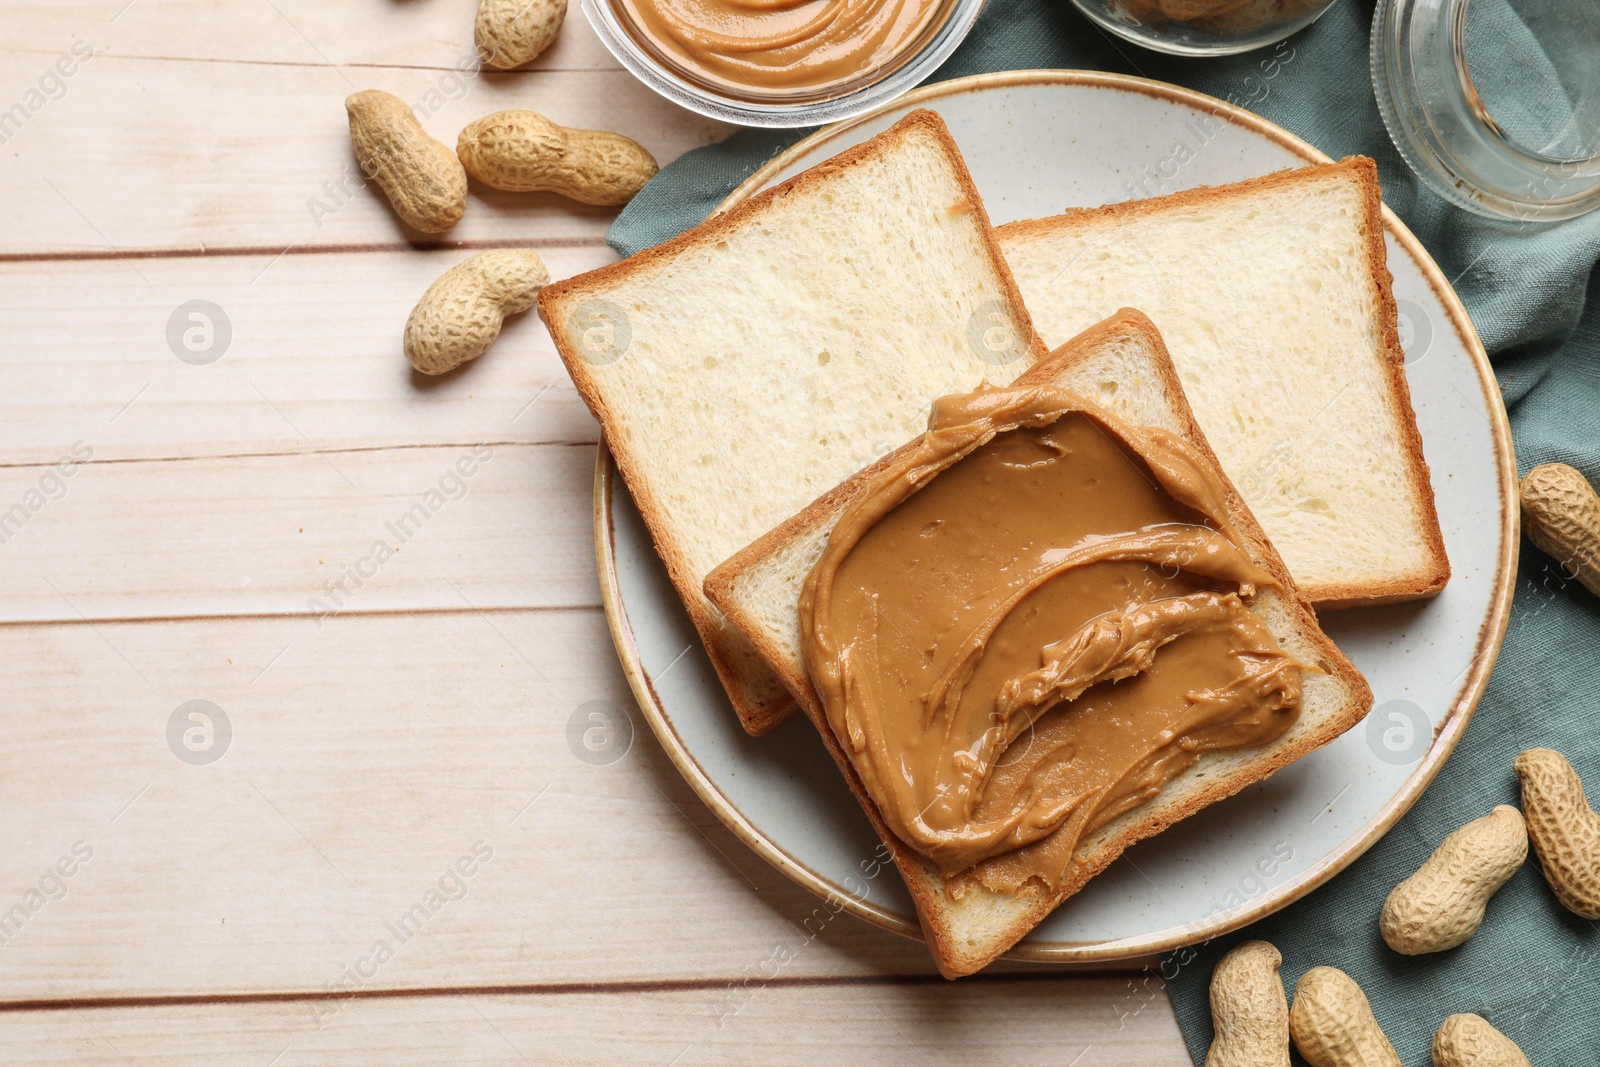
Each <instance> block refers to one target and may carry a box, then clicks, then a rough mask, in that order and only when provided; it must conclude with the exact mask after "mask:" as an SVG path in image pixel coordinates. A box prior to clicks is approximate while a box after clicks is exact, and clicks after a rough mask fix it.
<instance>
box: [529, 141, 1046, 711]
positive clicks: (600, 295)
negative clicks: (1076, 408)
mask: <svg viewBox="0 0 1600 1067" xmlns="http://www.w3.org/2000/svg"><path fill="white" fill-rule="evenodd" d="M539 314H540V315H541V316H542V317H543V318H544V321H545V323H546V324H547V325H548V326H549V328H550V333H551V336H552V337H554V339H555V342H556V347H557V349H558V350H559V351H560V353H561V358H562V360H563V361H564V362H565V363H566V367H567V370H568V372H569V373H570V374H571V375H572V380H573V383H574V384H575V385H576V386H577V388H578V391H579V393H580V394H582V396H583V398H584V400H585V401H586V402H587V403H588V405H589V408H590V410H591V411H593V412H594V415H595V418H597V419H598V420H599V421H600V426H601V428H602V430H603V431H604V433H605V437H606V441H607V443H608V444H609V445H610V447H611V451H612V453H613V455H615V457H616V461H617V467H618V469H619V470H620V471H621V472H622V476H623V478H624V479H626V481H627V484H628V488H629V490H630V491H631V492H632V493H633V498H634V500H635V502H637V504H638V506H639V511H640V513H641V514H642V515H643V517H644V520H645V523H646V524H647V525H648V527H649V529H650V533H651V536H652V538H653V539H654V541H655V546H656V549H657V551H658V552H659V553H660V555H661V558H662V560H664V561H665V563H666V567H667V572H668V574H669V575H670V576H671V578H672V581H673V584H674V585H675V586H676V588H677V590H678V593H679V595H680V596H682V598H683V602H684V604H685V606H687V608H688V610H689V616H690V618H691V619H692V620H693V621H694V625H695V628H696V629H697V630H698V631H699V633H700V636H701V639H702V640H703V641H704V642H705V645H706V650H707V651H708V652H709V653H710V656H711V662H712V664H713V665H714V666H715V667H716V671H717V674H718V676H719V677H720V678H721V680H722V683H723V686H724V687H725V688H726V689H727V691H728V696H729V698H730V699H731V700H732V702H733V706H734V709H735V710H736V711H737V712H738V715H739V718H740V721H741V722H742V723H743V724H744V726H745V728H746V729H747V730H749V731H750V732H751V733H753V734H760V733H765V732H766V731H768V730H770V729H771V728H772V727H774V726H776V725H777V724H778V723H779V722H781V721H783V720H784V719H785V718H787V717H788V716H789V714H791V713H792V711H793V702H792V701H791V700H790V698H789V695H788V691H787V690H786V689H785V688H784V686H783V685H781V684H780V683H779V682H778V680H777V679H776V678H774V677H773V675H772V673H771V671H770V670H769V669H768V668H767V667H766V666H765V664H764V663H763V661H762V659H761V657H759V656H757V655H756V654H755V653H754V652H753V651H752V650H751V649H750V647H749V645H748V644H747V643H745V641H744V639H743V638H742V636H740V635H739V633H738V631H736V630H734V629H733V628H731V627H728V626H727V625H726V624H725V622H724V620H723V619H722V617H721V613H720V612H717V611H716V610H714V609H713V608H712V607H711V605H710V603H709V602H708V601H707V600H706V599H705V596H704V595H703V593H702V592H701V584H702V582H703V581H704V579H705V576H706V575H707V574H708V573H709V572H710V570H711V568H712V567H714V566H716V565H717V564H718V563H721V562H722V561H723V560H724V559H727V558H728V557H729V556H731V555H732V554H733V553H734V552H736V551H737V550H738V549H740V548H743V547H744V546H745V545H747V544H749V543H750V542H751V541H753V540H754V539H755V538H756V537H758V536H760V535H761V534H763V533H765V532H766V531H767V530H769V529H771V528H772V527H773V526H775V525H777V524H778V523H779V522H781V521H782V520H783V519H786V518H788V517H789V516H790V515H793V514H794V513H795V512H797V511H799V510H800V509H801V508H802V507H804V506H805V505H806V504H807V503H809V502H810V501H811V500H812V499H814V498H815V497H816V496H818V495H819V494H821V493H822V492H823V491H825V490H827V489H828V488H830V487H832V486H834V485H836V484H837V483H839V482H840V481H842V480H843V479H844V478H846V477H848V476H849V475H850V474H852V473H854V472H855V471H857V470H859V469H860V468H862V467H863V466H865V465H866V464H867V463H869V462H871V461H872V460H873V459H875V458H877V457H878V456H881V455H883V454H884V453H885V452H888V451H889V450H890V449H892V448H894V447H896V446H898V445H901V444H903V443H904V442H906V441H909V440H911V439H912V438H914V437H916V436H917V435H918V434H919V433H921V431H922V428H923V424H924V423H925V422H926V420H927V416H928V412H929V410H930V408H931V406H932V403H933V401H934V400H935V399H936V398H937V397H939V396H942V395H944V394H946V393H951V392H959V391H967V390H970V389H973V388H975V387H976V386H977V385H978V383H979V382H983V381H988V382H992V383H994V384H997V385H1003V384H1007V383H1009V382H1010V381H1011V379H1013V378H1015V377H1016V376H1017V375H1018V374H1019V373H1021V372H1022V371H1023V370H1024V369H1025V368H1026V367H1028V366H1029V365H1030V364H1032V363H1033V362H1034V361H1035V360H1036V359H1039V358H1041V357H1042V356H1043V355H1044V354H1045V350H1044V347H1043V346H1042V345H1041V344H1040V342H1039V340H1038V337H1037V336H1036V335H1035V333H1034V331H1033V326H1032V324H1031V323H1030V322H1029V319H1028V314H1027V312H1026V311H1025V310H1024V309H1023V306H1022V302H1021V298H1020V297H1019V295H1018V293H1017V290H1016V286H1015V285H1014V284H1013V282H1012V280H1011V274H1010V272H1009V270H1007V268H1006V265H1005V261H1004V260H1003V259H1002V257H1001V255H1000V252H999V247H998V245H996V243H995V241H994V236H993V231H992V229H991V228H990V226H989V220H988V217H987V216H986V215H985V214H984V209H983V204H982V201H980V200H979V198H978V193H977V190H976V189H975V188H974V187H973V185H972V179H971V178H970V177H969V176H968V174H967V170H966V166H965V164H963V163H962V160H961V156H960V153H959V152H958V151H957V149H956V146H955V142H954V141H952V140H951V139H950V135H949V133H948V132H947V131H946V129H945V126H944V123H943V121H942V120H940V119H939V117H938V116H937V115H935V114H933V113H932V112H929V111H915V112H912V113H911V114H910V115H908V116H906V117H905V118H904V119H901V120H900V121H899V122H897V123H896V124H895V125H894V126H892V127H891V128H890V129H888V130H886V131H885V132H883V133H882V134H879V135H878V136H877V137H874V138H873V139H872V140H870V141H867V142H865V143H863V144H861V145H858V146H856V147H854V148H852V149H850V150H849V151H847V152H844V153H843V154H841V155H838V156H835V157H834V158H832V159H830V160H828V161H827V162H824V163H822V164H820V165H819V166H816V167H813V168H812V169H811V170H809V171H806V172H805V173H804V174H801V175H799V176H798V177H795V178H793V179H791V180H789V181H787V182H785V183H783V184H782V185H780V186H778V187H777V188H775V189H772V190H769V191H767V192H765V193H762V194H761V195H760V196H757V197H755V198H753V199H752V200H750V201H748V202H747V203H745V204H743V205H742V206H740V207H738V208H736V209H734V210H733V211H731V212H729V213H728V214H726V215H722V216H719V217H717V218H714V219H712V220H710V221H708V222H706V223H704V224H703V225H701V226H698V227H696V228H694V229H692V230H690V231H688V232H687V233H685V234H683V235H681V236H679V237H678V238H676V239H674V240H672V241H668V242H667V243H666V244H663V245H660V246H658V247H656V248H652V249H649V250H647V251H644V252H640V253H639V254H638V255H635V256H633V257H632V258H630V259H627V260H623V261H622V262H620V263H615V264H612V265H610V266H607V267H602V268H601V269H599V270H596V271H592V272H590V273H588V274H583V275H580V276H578V277H576V278H572V279H569V280H567V281H563V282H558V283H556V284H554V285H551V286H547V287H546V288H545V289H544V291H543V292H542V293H540V294H539Z"/></svg>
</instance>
